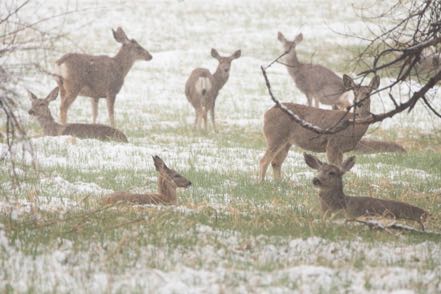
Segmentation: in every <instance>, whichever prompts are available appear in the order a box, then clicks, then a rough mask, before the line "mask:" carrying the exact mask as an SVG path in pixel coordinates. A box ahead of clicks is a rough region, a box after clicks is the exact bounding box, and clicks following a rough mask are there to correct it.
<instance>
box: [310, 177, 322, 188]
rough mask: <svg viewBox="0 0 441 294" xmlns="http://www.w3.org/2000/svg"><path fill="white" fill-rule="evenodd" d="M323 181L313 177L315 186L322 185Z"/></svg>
mask: <svg viewBox="0 0 441 294" xmlns="http://www.w3.org/2000/svg"><path fill="white" fill-rule="evenodd" d="M321 183H322V182H320V180H319V179H318V178H313V179H312V184H313V185H314V186H320V184H321Z"/></svg>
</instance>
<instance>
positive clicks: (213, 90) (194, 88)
mask: <svg viewBox="0 0 441 294" xmlns="http://www.w3.org/2000/svg"><path fill="white" fill-rule="evenodd" d="M240 55H241V51H240V50H237V51H236V52H234V53H233V55H231V56H228V57H225V56H220V55H219V53H218V52H217V51H216V49H211V56H213V57H214V58H216V59H217V60H218V61H219V64H218V66H217V69H216V71H215V72H214V73H213V74H211V73H210V71H209V70H208V69H206V68H196V69H195V70H193V71H192V72H191V74H190V77H189V78H188V80H187V82H186V84H185V95H186V96H187V100H188V101H189V102H190V103H191V105H192V106H193V108H194V109H195V112H196V118H195V121H194V127H195V128H197V127H198V126H199V125H200V122H201V120H202V119H203V120H204V128H205V130H207V113H208V112H210V114H211V122H212V123H213V129H214V131H217V129H216V123H215V115H214V107H215V104H216V98H217V95H219V91H220V90H221V89H222V87H223V86H224V85H225V84H226V82H227V81H228V77H229V76H230V68H231V62H232V61H233V60H234V59H237V58H239V57H240Z"/></svg>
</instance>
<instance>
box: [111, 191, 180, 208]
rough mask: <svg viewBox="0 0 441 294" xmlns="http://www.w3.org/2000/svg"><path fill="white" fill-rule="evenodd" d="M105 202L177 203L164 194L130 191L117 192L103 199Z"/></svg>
mask: <svg viewBox="0 0 441 294" xmlns="http://www.w3.org/2000/svg"><path fill="white" fill-rule="evenodd" d="M102 202H103V204H114V203H117V202H129V203H133V204H139V205H143V204H175V202H169V201H167V199H164V197H163V195H161V194H157V193H147V194H132V193H128V192H115V193H112V194H109V195H107V196H106V197H104V199H103V201H102Z"/></svg>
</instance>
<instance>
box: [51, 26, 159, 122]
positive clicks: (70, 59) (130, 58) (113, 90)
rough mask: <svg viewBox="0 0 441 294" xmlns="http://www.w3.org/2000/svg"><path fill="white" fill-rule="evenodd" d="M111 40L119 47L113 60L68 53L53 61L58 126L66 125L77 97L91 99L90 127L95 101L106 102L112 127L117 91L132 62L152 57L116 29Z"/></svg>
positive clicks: (96, 104)
mask: <svg viewBox="0 0 441 294" xmlns="http://www.w3.org/2000/svg"><path fill="white" fill-rule="evenodd" d="M112 31H113V30H112ZM113 37H114V38H115V40H116V41H117V42H119V43H121V44H122V46H121V48H120V49H119V51H118V53H117V54H116V55H115V56H114V57H110V56H105V55H100V56H95V55H89V54H79V53H69V54H66V55H64V56H63V57H61V58H60V59H58V60H57V61H56V64H57V66H58V68H59V76H57V78H56V80H57V83H58V86H59V87H60V90H61V105H60V120H61V123H62V124H66V122H67V111H68V109H69V107H70V106H71V104H72V103H73V102H74V101H75V99H76V98H77V96H78V95H81V96H86V97H90V98H92V112H93V123H95V122H96V118H97V115H98V101H99V99H100V98H106V99H107V112H108V114H109V119H110V124H111V125H112V127H114V126H115V118H114V107H115V98H116V95H117V94H118V93H119V91H120V90H121V87H122V85H123V83H124V78H125V77H126V75H127V73H128V72H129V71H130V69H131V68H132V66H133V64H134V63H135V61H137V60H147V61H148V60H151V59H152V56H151V55H150V53H149V52H148V51H147V50H145V49H144V48H143V47H141V45H139V44H138V42H136V41H135V40H133V39H132V40H130V39H129V38H127V36H126V34H125V33H124V31H123V29H122V28H120V27H119V28H117V30H116V31H113Z"/></svg>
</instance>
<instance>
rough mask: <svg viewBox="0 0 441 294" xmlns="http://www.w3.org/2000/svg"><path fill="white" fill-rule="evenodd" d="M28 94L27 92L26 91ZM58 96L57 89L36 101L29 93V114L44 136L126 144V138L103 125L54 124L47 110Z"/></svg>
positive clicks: (115, 130)
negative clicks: (68, 136) (37, 123)
mask: <svg viewBox="0 0 441 294" xmlns="http://www.w3.org/2000/svg"><path fill="white" fill-rule="evenodd" d="M28 92H29V91H28ZM57 96H58V87H57V88H55V89H53V90H52V92H50V93H49V95H48V96H47V97H46V98H45V99H38V98H37V96H35V95H34V94H33V93H32V92H29V99H31V102H32V107H31V109H30V110H29V114H30V115H33V116H35V117H36V118H37V120H38V122H39V123H40V125H41V127H42V128H43V131H44V135H45V136H65V135H70V136H74V137H77V138H81V139H88V138H89V139H98V140H105V141H108V140H112V141H117V142H127V137H126V135H124V133H123V132H121V131H119V130H117V129H114V128H111V127H109V126H105V125H99V124H66V125H61V124H59V123H57V122H55V120H54V118H53V117H52V114H51V111H50V110H49V103H50V102H51V101H54V100H55V99H56V98H57Z"/></svg>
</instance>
